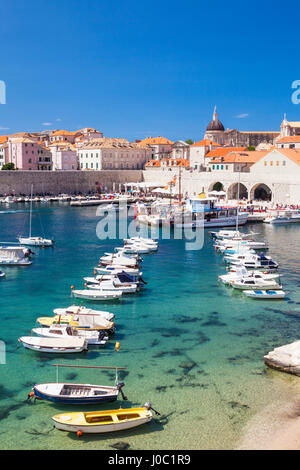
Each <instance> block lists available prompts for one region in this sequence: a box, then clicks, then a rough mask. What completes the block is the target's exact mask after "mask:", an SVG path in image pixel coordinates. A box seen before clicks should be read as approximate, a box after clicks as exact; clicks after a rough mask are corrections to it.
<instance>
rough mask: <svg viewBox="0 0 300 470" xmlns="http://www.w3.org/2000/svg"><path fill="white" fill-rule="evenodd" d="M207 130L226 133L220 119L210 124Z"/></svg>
mask: <svg viewBox="0 0 300 470" xmlns="http://www.w3.org/2000/svg"><path fill="white" fill-rule="evenodd" d="M206 130H207V131H224V130H225V129H224V126H223V124H222V123H221V121H219V119H216V120H212V121H211V122H210V123H209V124H208V126H207V128H206Z"/></svg>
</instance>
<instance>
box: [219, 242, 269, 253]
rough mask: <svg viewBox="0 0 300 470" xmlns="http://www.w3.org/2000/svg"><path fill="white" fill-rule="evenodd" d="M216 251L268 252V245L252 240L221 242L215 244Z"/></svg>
mask: <svg viewBox="0 0 300 470" xmlns="http://www.w3.org/2000/svg"><path fill="white" fill-rule="evenodd" d="M214 246H215V247H216V249H218V250H220V251H221V252H230V251H234V252H235V253H239V252H241V251H242V250H243V249H244V250H268V245H267V244H266V243H265V242H257V241H254V240H231V241H230V242H229V241H228V240H226V241H225V240H223V241H219V242H217V243H216V244H215V245H214Z"/></svg>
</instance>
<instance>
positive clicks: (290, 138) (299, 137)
mask: <svg viewBox="0 0 300 470" xmlns="http://www.w3.org/2000/svg"><path fill="white" fill-rule="evenodd" d="M284 142H299V143H300V135H290V136H287V137H281V139H278V140H277V141H276V143H284Z"/></svg>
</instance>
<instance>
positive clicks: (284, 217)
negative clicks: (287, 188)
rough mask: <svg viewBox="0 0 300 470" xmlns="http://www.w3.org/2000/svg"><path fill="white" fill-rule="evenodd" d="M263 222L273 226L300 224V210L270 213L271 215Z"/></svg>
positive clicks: (279, 210)
mask: <svg viewBox="0 0 300 470" xmlns="http://www.w3.org/2000/svg"><path fill="white" fill-rule="evenodd" d="M264 222H265V223H267V224H274V225H285V224H295V223H299V222H300V210H299V209H278V210H275V211H272V214H269V215H268V216H267V217H266V218H265V219H264Z"/></svg>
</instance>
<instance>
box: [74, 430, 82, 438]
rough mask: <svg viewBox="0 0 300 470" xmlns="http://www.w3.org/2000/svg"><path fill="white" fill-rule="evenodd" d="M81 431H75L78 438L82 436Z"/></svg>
mask: <svg viewBox="0 0 300 470" xmlns="http://www.w3.org/2000/svg"><path fill="white" fill-rule="evenodd" d="M82 434H83V432H82V431H80V430H79V431H77V433H76V435H77V439H79V438H80V437H81V436H82Z"/></svg>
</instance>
